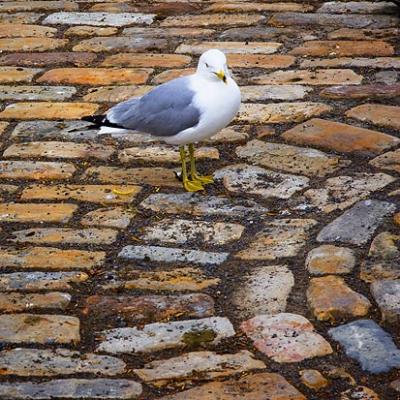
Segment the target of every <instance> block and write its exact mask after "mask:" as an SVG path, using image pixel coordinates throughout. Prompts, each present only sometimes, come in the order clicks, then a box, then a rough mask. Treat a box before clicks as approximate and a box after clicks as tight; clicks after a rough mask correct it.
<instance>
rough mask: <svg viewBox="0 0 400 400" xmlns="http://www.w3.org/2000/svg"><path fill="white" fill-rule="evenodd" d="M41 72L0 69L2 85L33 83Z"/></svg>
mask: <svg viewBox="0 0 400 400" xmlns="http://www.w3.org/2000/svg"><path fill="white" fill-rule="evenodd" d="M41 71H42V70H41V69H38V68H17V67H0V83H18V82H31V81H32V79H33V77H34V76H35V75H37V74H38V73H39V72H41Z"/></svg>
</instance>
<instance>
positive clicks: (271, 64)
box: [227, 54, 296, 69]
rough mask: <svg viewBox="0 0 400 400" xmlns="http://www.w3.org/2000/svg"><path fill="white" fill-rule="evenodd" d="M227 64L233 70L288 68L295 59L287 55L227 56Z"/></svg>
mask: <svg viewBox="0 0 400 400" xmlns="http://www.w3.org/2000/svg"><path fill="white" fill-rule="evenodd" d="M227 57H228V64H229V66H230V67H234V68H268V69H273V68H288V67H290V66H291V65H292V64H294V63H295V61H296V59H295V57H292V56H287V55H280V54H279V55H269V54H268V55H264V54H227Z"/></svg>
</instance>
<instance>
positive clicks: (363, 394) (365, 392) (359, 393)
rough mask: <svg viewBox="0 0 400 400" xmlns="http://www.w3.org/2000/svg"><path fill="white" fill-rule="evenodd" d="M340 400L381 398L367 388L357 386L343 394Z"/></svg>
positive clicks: (374, 399)
mask: <svg viewBox="0 0 400 400" xmlns="http://www.w3.org/2000/svg"><path fill="white" fill-rule="evenodd" d="M340 400H380V397H379V396H378V395H377V394H376V393H375V392H374V391H373V390H371V389H369V388H367V387H365V386H356V387H355V388H351V389H348V390H346V391H345V392H342V393H341V396H340Z"/></svg>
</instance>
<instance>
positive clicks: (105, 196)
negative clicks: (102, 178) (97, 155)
mask: <svg viewBox="0 0 400 400" xmlns="http://www.w3.org/2000/svg"><path fill="white" fill-rule="evenodd" d="M140 190H141V188H140V187H139V186H133V185H117V186H116V185H57V186H44V185H39V186H30V187H27V188H26V189H24V190H23V192H22V194H21V200H77V201H87V202H93V203H100V204H127V203H131V202H132V201H133V200H134V199H135V197H136V196H137V194H138V193H140Z"/></svg>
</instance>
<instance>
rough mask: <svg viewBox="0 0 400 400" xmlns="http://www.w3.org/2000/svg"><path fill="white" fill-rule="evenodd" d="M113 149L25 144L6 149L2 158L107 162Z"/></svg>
mask: <svg viewBox="0 0 400 400" xmlns="http://www.w3.org/2000/svg"><path fill="white" fill-rule="evenodd" d="M114 151H115V148H114V147H112V146H107V145H102V144H86V143H72V142H25V143H17V144H13V145H11V146H10V147H8V148H7V149H6V150H5V151H4V152H3V157H4V158H15V157H18V158H38V157H40V158H71V159H76V158H83V159H89V158H95V159H98V160H108V159H109V158H110V157H111V156H112V154H113V153H114Z"/></svg>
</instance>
